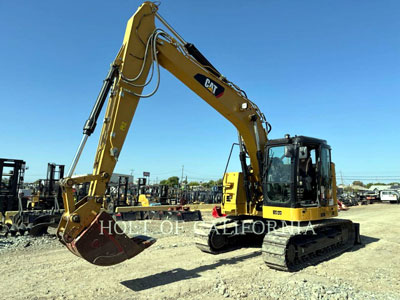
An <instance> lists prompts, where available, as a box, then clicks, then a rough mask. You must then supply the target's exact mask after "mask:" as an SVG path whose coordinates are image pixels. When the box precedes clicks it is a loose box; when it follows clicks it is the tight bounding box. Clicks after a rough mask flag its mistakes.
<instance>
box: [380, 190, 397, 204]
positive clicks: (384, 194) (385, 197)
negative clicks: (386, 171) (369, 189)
mask: <svg viewBox="0 0 400 300" xmlns="http://www.w3.org/2000/svg"><path fill="white" fill-rule="evenodd" d="M399 200H400V193H399V192H398V191H394V190H384V191H381V201H382V202H389V203H392V202H396V203H399Z"/></svg>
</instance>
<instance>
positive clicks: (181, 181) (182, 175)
mask: <svg viewBox="0 0 400 300" xmlns="http://www.w3.org/2000/svg"><path fill="white" fill-rule="evenodd" d="M184 167H185V166H184V165H182V175H181V185H182V184H183V168H184Z"/></svg>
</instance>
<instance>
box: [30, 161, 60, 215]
mask: <svg viewBox="0 0 400 300" xmlns="http://www.w3.org/2000/svg"><path fill="white" fill-rule="evenodd" d="M64 167H65V166H64V165H58V164H55V163H48V164H47V176H46V179H41V180H39V182H38V184H37V187H36V188H35V190H36V191H35V193H34V195H33V196H32V198H31V200H30V201H28V204H27V208H28V209H35V210H37V209H56V210H58V209H59V208H63V200H62V191H61V187H60V185H59V182H60V179H62V178H63V177H64Z"/></svg>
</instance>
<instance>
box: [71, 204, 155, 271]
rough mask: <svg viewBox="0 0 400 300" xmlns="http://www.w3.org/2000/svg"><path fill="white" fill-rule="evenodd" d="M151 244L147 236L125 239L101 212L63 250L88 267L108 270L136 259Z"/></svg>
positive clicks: (151, 241) (107, 215) (107, 216)
mask: <svg viewBox="0 0 400 300" xmlns="http://www.w3.org/2000/svg"><path fill="white" fill-rule="evenodd" d="M155 241H156V240H155V239H153V238H150V237H147V236H135V237H133V238H129V237H128V236H127V235H126V234H125V233H123V231H122V230H121V228H120V227H119V226H118V225H117V224H116V222H115V221H114V219H113V218H112V217H111V216H110V215H109V214H108V213H106V212H101V213H100V214H99V215H98V216H97V217H96V218H95V219H94V220H93V222H92V223H91V224H90V226H89V227H88V228H87V229H85V230H84V231H83V232H82V233H81V234H80V235H79V236H78V237H77V238H75V239H74V240H73V241H72V242H70V243H67V244H66V246H67V247H68V249H69V250H70V251H71V252H72V253H74V254H75V255H77V256H80V257H82V258H83V259H85V260H87V261H88V262H90V263H92V264H95V265H98V266H112V265H115V264H118V263H120V262H123V261H124V260H127V259H130V258H132V257H134V256H136V255H138V254H139V253H140V252H142V251H143V250H144V249H146V248H148V247H150V246H151V245H152V244H154V243H155Z"/></svg>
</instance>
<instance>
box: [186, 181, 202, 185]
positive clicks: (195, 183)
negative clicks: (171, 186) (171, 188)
mask: <svg viewBox="0 0 400 300" xmlns="http://www.w3.org/2000/svg"><path fill="white" fill-rule="evenodd" d="M188 185H189V186H199V185H200V183H198V182H197V181H191V182H189V184H188Z"/></svg>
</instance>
